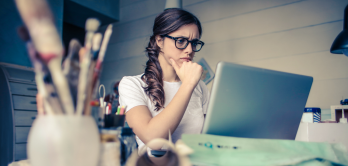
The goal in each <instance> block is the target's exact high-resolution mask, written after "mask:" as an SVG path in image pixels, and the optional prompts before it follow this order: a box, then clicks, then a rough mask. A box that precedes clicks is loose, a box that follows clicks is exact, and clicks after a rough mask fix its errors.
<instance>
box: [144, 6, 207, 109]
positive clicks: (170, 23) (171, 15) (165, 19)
mask: <svg viewBox="0 0 348 166" xmlns="http://www.w3.org/2000/svg"><path fill="white" fill-rule="evenodd" d="M188 24H196V25H197V27H198V31H199V37H201V35H202V27H201V23H200V22H199V20H198V18H197V17H196V16H194V15H193V14H191V13H190V12H187V11H185V10H182V9H178V8H173V9H167V10H165V11H163V12H162V13H160V14H159V15H157V17H156V19H155V23H154V25H153V30H152V31H153V34H152V36H151V37H150V42H149V44H148V46H147V47H146V50H145V52H147V56H148V58H149V60H148V61H147V62H146V67H145V72H144V75H142V77H141V79H142V80H143V81H144V82H145V83H146V84H147V86H146V87H143V88H144V91H145V93H146V94H147V95H148V96H149V98H150V99H151V100H152V101H153V103H154V104H155V107H156V109H155V111H159V110H160V109H161V108H163V107H164V101H165V98H164V89H163V73H162V68H161V66H160V64H159V61H158V55H159V53H160V51H161V49H160V48H159V47H158V46H157V43H156V36H157V35H160V36H161V35H166V34H169V33H171V32H174V31H176V30H178V29H179V28H180V27H181V26H183V25H188Z"/></svg>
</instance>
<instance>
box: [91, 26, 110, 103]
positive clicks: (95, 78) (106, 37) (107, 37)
mask: <svg viewBox="0 0 348 166" xmlns="http://www.w3.org/2000/svg"><path fill="white" fill-rule="evenodd" d="M111 34H112V24H109V25H108V27H107V29H106V31H105V34H104V38H103V41H102V44H101V47H100V51H99V55H98V60H97V62H96V66H95V68H94V73H93V81H92V87H93V89H92V92H93V93H92V94H93V97H95V96H96V94H97V87H98V86H99V85H98V84H99V75H100V71H101V69H102V65H103V61H104V56H105V52H106V48H107V46H108V44H109V40H110V36H111Z"/></svg>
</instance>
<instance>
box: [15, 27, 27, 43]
mask: <svg viewBox="0 0 348 166" xmlns="http://www.w3.org/2000/svg"><path fill="white" fill-rule="evenodd" d="M17 33H18V35H19V37H20V38H21V39H22V40H23V41H25V42H27V41H29V40H30V35H29V32H28V29H27V28H26V27H25V26H20V27H18V28H17Z"/></svg>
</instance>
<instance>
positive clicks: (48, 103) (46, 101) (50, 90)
mask: <svg viewBox="0 0 348 166" xmlns="http://www.w3.org/2000/svg"><path fill="white" fill-rule="evenodd" d="M17 30H18V31H17V32H18V35H19V36H20V38H21V39H22V40H23V41H25V42H26V47H27V52H28V54H29V58H30V60H31V63H32V64H33V66H34V71H35V81H36V84H37V88H38V93H39V96H40V97H42V98H43V106H44V110H45V112H46V113H47V114H62V113H63V111H62V108H61V106H60V102H59V100H58V98H57V97H55V96H56V95H54V94H56V91H55V88H54V86H53V85H52V82H47V81H45V80H47V79H46V78H47V77H50V76H49V72H48V69H47V68H46V66H45V65H44V64H43V62H42V61H41V60H40V59H39V57H38V55H37V52H36V50H35V47H34V45H33V43H32V42H31V41H30V36H29V32H28V31H27V29H26V28H25V27H24V26H21V27H19V28H18V29H17ZM52 94H53V95H52ZM53 108H55V109H53Z"/></svg>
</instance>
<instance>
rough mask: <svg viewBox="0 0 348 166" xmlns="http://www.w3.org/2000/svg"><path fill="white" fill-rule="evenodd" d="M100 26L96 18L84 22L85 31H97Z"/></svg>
mask: <svg viewBox="0 0 348 166" xmlns="http://www.w3.org/2000/svg"><path fill="white" fill-rule="evenodd" d="M99 25H100V21H99V20H98V19H96V18H89V19H87V21H86V27H85V28H86V31H93V32H95V31H97V30H98V28H99Z"/></svg>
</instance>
